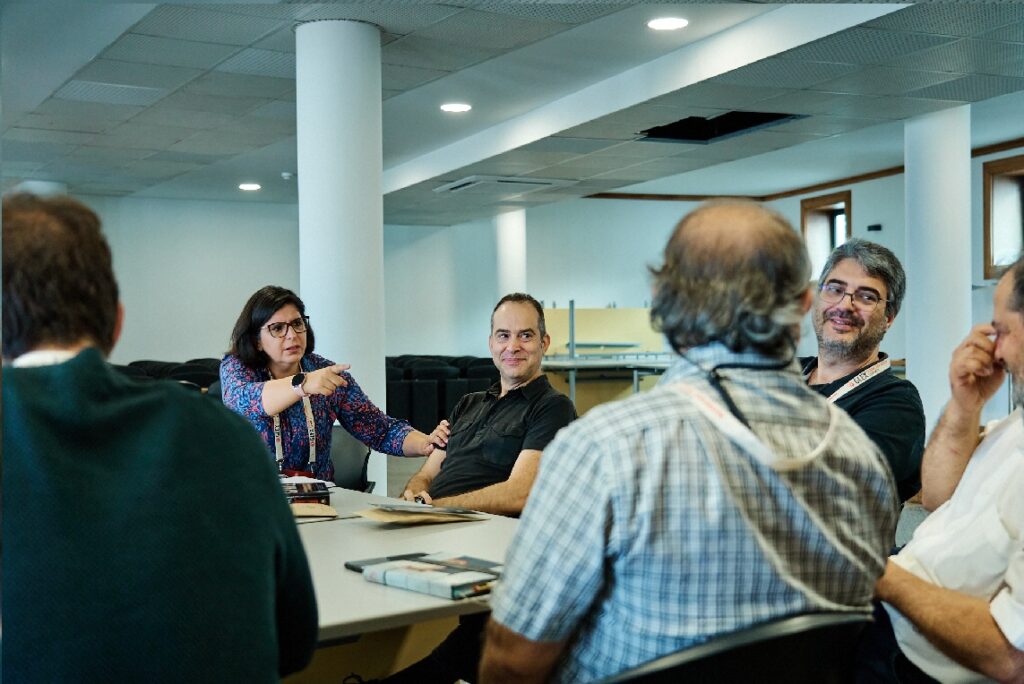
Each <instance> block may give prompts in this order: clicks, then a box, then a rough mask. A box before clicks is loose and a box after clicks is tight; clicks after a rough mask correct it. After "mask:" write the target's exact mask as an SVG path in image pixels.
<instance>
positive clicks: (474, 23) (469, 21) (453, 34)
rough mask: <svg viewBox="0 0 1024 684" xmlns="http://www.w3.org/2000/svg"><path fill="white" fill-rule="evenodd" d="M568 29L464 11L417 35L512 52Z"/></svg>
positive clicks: (558, 25)
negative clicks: (514, 49)
mask: <svg viewBox="0 0 1024 684" xmlns="http://www.w3.org/2000/svg"><path fill="white" fill-rule="evenodd" d="M567 28H569V27H568V26H567V25H566V24H559V23H557V22H551V21H543V20H531V19H519V18H517V17H510V16H500V15H497V14H493V13H491V12H477V11H475V10H471V9H467V10H463V11H461V12H459V13H457V14H453V15H452V16H451V17H449V18H447V19H445V20H443V21H440V22H438V23H436V24H433V25H432V26H429V27H427V28H424V29H422V30H420V31H419V32H418V34H419V35H421V36H423V37H425V38H434V39H436V40H442V41H445V42H448V43H453V44H455V45H467V46H470V47H478V48H485V49H496V50H511V49H513V48H517V47H521V46H523V45H528V44H530V43H534V42H536V41H538V40H540V39H542V38H547V37H548V36H552V35H554V34H556V33H560V32H562V31H564V30H566V29H567Z"/></svg>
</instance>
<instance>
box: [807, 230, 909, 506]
mask: <svg viewBox="0 0 1024 684" xmlns="http://www.w3.org/2000/svg"><path fill="white" fill-rule="evenodd" d="M906 281H907V278H906V275H905V274H904V272H903V267H902V266H901V265H900V262H899V259H897V258H896V255H895V254H893V253H892V252H891V251H889V250H888V249H886V248H885V247H883V246H882V245H879V244H876V243H874V242H868V241H867V240H861V239H858V238H853V239H851V240H848V241H847V242H846V243H845V244H843V245H840V246H839V247H837V248H836V249H835V250H834V251H833V252H832V254H831V255H830V256H829V258H828V261H827V262H825V267H824V268H823V269H822V271H821V277H820V278H819V279H818V295H817V297H816V298H815V302H814V308H813V310H812V311H811V320H812V323H813V324H814V333H815V335H817V337H818V355H817V356H811V357H807V358H803V359H801V366H802V367H803V373H804V377H805V378H806V380H807V383H808V384H809V385H810V386H811V389H814V390H816V391H817V392H818V393H819V394H821V395H822V396H824V397H826V398H827V399H828V400H829V401H830V402H832V403H834V404H836V405H837V406H838V407H839V408H841V409H843V410H845V411H846V412H847V413H849V414H850V417H852V418H853V420H854V422H855V423H857V424H858V425H859V426H860V427H861V429H862V430H864V432H866V433H867V435H868V437H870V438H871V439H872V441H874V442H875V444H877V445H878V448H879V449H881V450H882V453H883V454H885V458H886V460H887V461H888V462H889V466H890V467H891V468H892V471H893V475H894V476H895V477H896V483H897V486H898V490H899V497H900V500H901V501H906V500H907V499H909V498H910V497H911V496H913V495H914V494H916V493H917V491H918V490H919V489H920V488H921V454H922V452H923V451H924V408H923V407H922V405H921V397H920V396H919V395H918V393H917V388H916V387H914V385H913V384H912V383H911V382H910V381H908V380H904V379H902V378H900V377H898V376H897V375H896V374H895V373H893V372H892V369H891V368H890V367H889V366H890V362H889V357H888V356H887V355H886V354H885V353H884V352H881V351H879V345H880V344H881V342H882V338H884V337H885V333H886V331H887V330H888V329H889V326H891V325H892V322H893V321H894V320H895V319H896V314H897V313H899V310H900V304H901V303H902V302H903V293H904V292H905V290H906Z"/></svg>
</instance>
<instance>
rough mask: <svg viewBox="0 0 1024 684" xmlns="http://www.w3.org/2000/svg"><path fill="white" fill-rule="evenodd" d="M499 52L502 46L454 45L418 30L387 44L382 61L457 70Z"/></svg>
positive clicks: (382, 51) (425, 67) (382, 54)
mask: <svg viewBox="0 0 1024 684" xmlns="http://www.w3.org/2000/svg"><path fill="white" fill-rule="evenodd" d="M497 54H500V51H499V50H491V49H485V48H480V47H469V46H465V45H452V44H450V43H445V42H443V41H440V40H434V39H432V38H424V37H423V36H419V35H415V34H414V35H410V36H404V37H402V38H399V39H398V40H396V41H394V42H392V43H389V44H387V45H385V46H384V47H383V49H382V50H381V61H382V62H383V63H384V64H398V65H402V66H415V67H420V68H424V69H437V70H440V71H456V70H458V69H464V68H465V67H468V66H470V65H473V64H477V63H479V62H482V61H484V60H486V59H490V58H491V57H493V56H495V55H497Z"/></svg>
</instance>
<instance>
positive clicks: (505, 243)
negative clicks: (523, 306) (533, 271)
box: [494, 209, 526, 297]
mask: <svg viewBox="0 0 1024 684" xmlns="http://www.w3.org/2000/svg"><path fill="white" fill-rule="evenodd" d="M494 237H495V240H494V241H495V244H496V245H497V247H498V296H499V297H504V296H505V295H507V294H509V293H510V292H526V211H525V210H523V209H519V210H518V211H510V212H507V213H504V214H498V215H497V216H496V217H495V218H494Z"/></svg>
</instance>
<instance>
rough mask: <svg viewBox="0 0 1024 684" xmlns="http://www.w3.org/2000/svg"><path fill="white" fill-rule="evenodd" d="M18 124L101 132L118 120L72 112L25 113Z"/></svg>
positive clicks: (26, 126)
mask: <svg viewBox="0 0 1024 684" xmlns="http://www.w3.org/2000/svg"><path fill="white" fill-rule="evenodd" d="M17 123H18V125H19V126H24V127H25V128H47V129H52V130H57V131H75V132H79V133H101V132H103V131H106V130H108V129H110V128H113V127H114V126H116V125H117V124H118V123H119V121H115V120H113V119H103V118H95V117H92V118H87V117H83V116H75V115H72V114H26V115H24V116H22V117H21V118H19V119H18V122H17Z"/></svg>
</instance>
